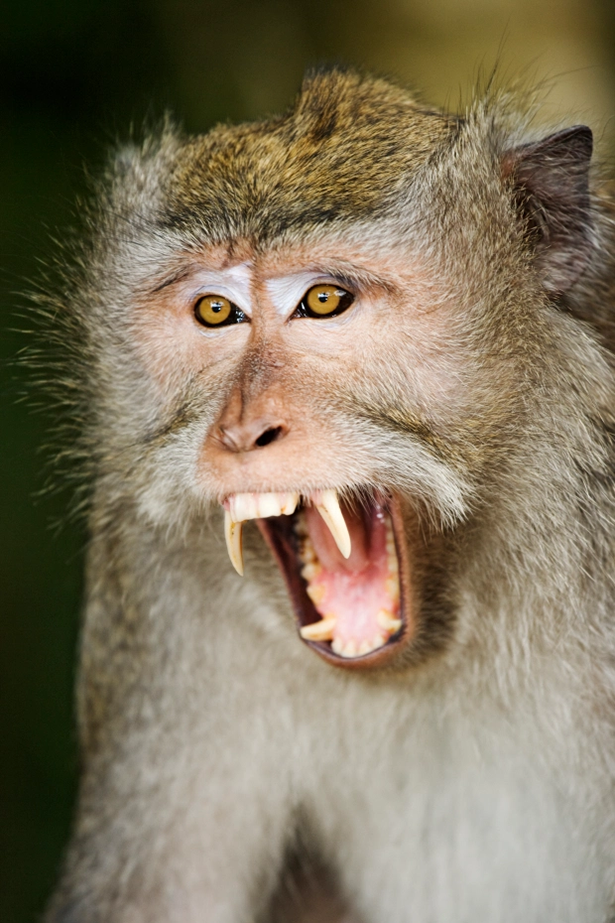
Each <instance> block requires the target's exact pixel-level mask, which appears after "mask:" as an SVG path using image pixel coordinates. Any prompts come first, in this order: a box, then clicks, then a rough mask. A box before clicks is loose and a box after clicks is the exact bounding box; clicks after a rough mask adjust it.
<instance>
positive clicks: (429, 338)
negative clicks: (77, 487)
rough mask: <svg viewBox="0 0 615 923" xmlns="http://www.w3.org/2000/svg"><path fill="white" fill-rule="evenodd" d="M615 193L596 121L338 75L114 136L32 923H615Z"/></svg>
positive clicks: (95, 268) (71, 322) (77, 388)
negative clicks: (284, 97)
mask: <svg viewBox="0 0 615 923" xmlns="http://www.w3.org/2000/svg"><path fill="white" fill-rule="evenodd" d="M613 215H614V212H613V199H612V195H611V193H610V192H609V189H608V185H607V184H606V183H605V182H604V181H603V179H602V178H601V177H600V175H599V171H598V170H597V169H594V167H593V165H592V133H591V131H590V129H589V128H587V127H586V126H583V125H574V126H572V127H566V128H562V127H561V126H560V127H557V128H556V129H555V130H552V131H551V132H550V133H548V130H547V129H537V128H536V127H535V125H534V123H533V122H532V119H531V113H530V114H529V115H528V114H527V108H526V109H524V108H523V105H521V104H518V102H517V101H516V99H515V96H514V94H513V95H512V96H511V95H506V94H502V93H496V92H487V93H485V94H481V95H480V96H479V98H478V99H477V100H476V102H475V103H473V104H472V105H471V106H470V107H468V110H467V111H466V112H464V113H463V114H462V115H455V114H450V113H448V112H445V111H440V110H436V109H432V108H429V107H428V106H426V105H424V104H423V103H421V102H419V101H417V100H416V99H415V97H414V96H413V95H412V94H411V93H410V92H408V91H407V90H406V89H405V88H403V87H401V86H399V85H398V84H396V83H395V82H394V81H392V80H389V79H385V78H380V77H378V78H375V77H371V76H368V75H365V74H363V73H360V72H358V71H355V70H352V69H344V68H341V67H331V68H323V69H321V70H315V71H313V72H310V73H308V75H307V76H306V77H305V79H304V82H303V84H302V87H301V89H300V91H299V93H298V96H297V98H296V100H295V102H294V103H293V105H292V106H291V108H290V109H289V110H288V111H287V112H286V113H284V114H283V115H281V116H276V117H270V118H267V119H264V120H261V121H256V122H253V123H247V124H239V125H220V126H217V127H214V128H213V129H211V130H210V131H209V132H208V133H206V134H203V135H198V136H186V135H185V134H183V132H182V131H181V130H180V129H178V128H176V127H175V126H174V125H173V124H171V123H170V122H165V123H164V125H163V126H162V127H161V128H160V130H159V131H158V132H155V133H153V134H149V135H147V136H146V137H145V139H144V140H143V141H142V142H139V143H136V142H135V143H133V144H132V145H130V146H127V147H121V148H120V149H119V151H118V152H117V153H115V154H114V155H113V157H112V158H111V159H110V161H109V164H108V167H107V168H106V170H105V171H104V173H103V176H102V177H101V179H100V180H99V182H98V185H97V187H96V190H95V194H94V195H93V198H92V202H91V204H90V206H89V207H88V209H87V210H86V211H85V214H84V217H83V227H84V230H83V234H82V235H81V237H80V239H79V241H78V242H77V244H76V245H75V246H76V253H74V254H73V258H72V260H71V261H69V262H68V264H67V268H66V270H65V284H64V285H63V287H62V292H61V294H59V295H54V294H53V293H51V294H49V296H48V297H49V299H50V304H51V306H52V307H53V314H54V317H55V323H56V324H57V325H59V327H57V328H56V330H59V334H56V335H59V336H60V337H61V339H62V340H63V342H64V343H65V349H66V357H67V358H66V362H65V371H64V376H65V378H67V379H68V383H67V384H68V386H67V387H66V389H65V391H66V394H65V398H64V407H65V409H66V410H67V412H68V413H69V414H71V415H72V418H73V419H75V420H76V421H77V422H78V425H79V427H80V434H79V437H78V440H77V442H76V445H75V449H74V451H75V453H76V454H77V455H78V456H79V459H80V460H81V465H82V470H83V474H84V483H85V485H86V491H87V494H86V496H85V499H84V501H83V502H84V503H85V504H86V505H87V517H88V529H89V540H88V551H87V565H86V588H85V603H84V616H83V625H82V630H81V639H80V660H79V670H78V689H77V715H78V725H79V736H80V746H81V776H80V786H79V794H78V806H77V809H76V815H75V819H74V826H73V832H72V837H71V840H70V844H69V846H68V850H67V854H66V858H65V863H64V867H63V872H62V874H61V877H60V882H59V885H58V886H57V889H56V891H55V893H54V895H53V896H52V898H51V901H50V903H49V905H48V908H47V911H46V917H45V919H46V923H103V921H104V923H175V921H177V923H180V921H181V923H261V921H271V920H274V919H276V920H281V919H284V920H285V921H291V920H292V921H298V920H300V919H301V920H303V919H306V918H307V916H306V915H308V914H309V912H310V911H309V908H307V905H305V906H304V905H303V903H302V902H303V898H302V897H301V894H302V893H303V894H305V893H307V891H310V888H314V889H316V890H315V892H313V893H320V892H319V891H318V889H319V888H320V887H321V885H320V881H321V876H322V883H323V884H322V888H323V890H322V894H323V895H325V894H326V893H329V890H330V891H331V893H332V894H333V895H334V897H333V898H332V899H331V901H330V902H329V904H327V905H326V906H325V904H318V903H316V905H315V906H317V907H319V908H320V909H317V910H313V911H311V912H312V917H311V919H318V920H321V921H324V920H325V919H329V918H331V919H332V918H333V917H334V916H335V915H336V914H337V915H338V916H337V917H336V919H340V916H339V914H347V915H350V916H345V917H344V919H352V920H353V921H357V923H383V921H386V923H410V921H413V923H520V921H523V923H550V921H552V923H556V921H557V923H607V921H609V920H612V919H615V916H614V914H615V863H614V860H615V791H614V786H613V771H614V769H615V711H614V705H615V657H614V655H615V605H614V603H615V587H614V582H613V562H614V555H613V543H614V540H615V508H614V502H615V498H614V493H613V462H614V459H615V449H614V442H613V437H614V434H615V369H614V363H613V339H612V335H611V324H612V322H611V318H612V310H613V301H614V292H615V288H614V280H615V274H614V271H613V266H614V259H615V253H614V249H613V238H614V220H613ZM60 384H61V383H60ZM289 875H290V876H292V875H295V876H296V880H297V882H299V884H298V885H297V889H298V890H297V894H298V897H297V900H296V901H294V903H293V901H289V900H286V899H284V898H283V896H282V897H280V895H281V893H282V891H281V889H283V885H284V882H285V881H287V880H288V876H289ZM301 880H303V881H304V882H305V881H306V880H308V881H309V882H311V884H310V888H308V889H307V891H306V890H305V889H303V890H302V888H301V885H300V882H301ZM290 890H292V888H291V889H290ZM311 893H312V892H311ZM306 900H307V898H306ZM319 900H320V898H319ZM323 900H325V897H323ZM327 900H328V898H327ZM276 907H277V908H278V909H277V910H276V909H275V908H276ZM280 908H281V909H280ZM340 908H341V910H340ZM327 914H331V916H330V917H328V916H327Z"/></svg>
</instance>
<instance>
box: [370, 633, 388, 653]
mask: <svg viewBox="0 0 615 923" xmlns="http://www.w3.org/2000/svg"><path fill="white" fill-rule="evenodd" d="M386 643H387V639H386V638H384V637H383V636H382V635H380V634H378V635H374V637H373V639H372V650H373V651H375V650H378V648H379V647H384V645H385V644H386Z"/></svg>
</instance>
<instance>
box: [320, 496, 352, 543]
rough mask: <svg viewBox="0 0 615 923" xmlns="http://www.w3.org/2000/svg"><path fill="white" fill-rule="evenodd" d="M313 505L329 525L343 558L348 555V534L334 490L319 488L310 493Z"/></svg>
mask: <svg viewBox="0 0 615 923" xmlns="http://www.w3.org/2000/svg"><path fill="white" fill-rule="evenodd" d="M312 502H313V503H314V506H315V507H316V509H317V510H318V512H319V513H320V515H321V516H322V518H323V519H324V521H325V522H326V524H327V525H328V526H329V530H330V532H331V535H332V536H333V538H334V539H335V544H336V545H337V547H338V548H339V550H340V551H341V553H342V554H343V555H344V557H345V558H349V557H350V534H349V532H348V526H347V525H346V522H345V520H344V516H343V515H342V511H341V509H340V503H339V500H338V499H337V491H336V490H319V491H317V492H316V493H315V494H313V495H312Z"/></svg>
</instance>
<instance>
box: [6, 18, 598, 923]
mask: <svg viewBox="0 0 615 923" xmlns="http://www.w3.org/2000/svg"><path fill="white" fill-rule="evenodd" d="M614 40H615V0H557V2H556V0H553V2H547V0H378V2H377V3H376V2H374V0H262V2H249V0H226V2H224V0H196V2H188V0H152V2H150V3H147V2H146V0H3V2H2V7H1V9H0V312H1V314H0V318H1V319H0V331H1V332H0V433H1V435H0V440H1V442H0V484H1V485H2V489H1V491H0V498H1V499H0V617H1V629H2V630H1V634H0V638H1V641H0V921H1V923H21V921H32V920H35V919H36V917H37V915H39V914H40V912H41V909H42V907H43V905H44V901H45V898H46V895H47V894H48V892H49V889H50V888H51V886H52V884H53V881H54V878H55V876H56V873H57V868H58V864H59V861H60V857H61V854H62V849H63V844H64V843H65V840H66V837H67V834H68V827H69V823H70V813H71V804H72V799H73V795H74V786H75V769H76V762H77V761H76V747H75V734H74V727H73V706H72V684H73V674H74V659H75V657H74V655H75V648H76V641H77V626H78V614H79V597H80V591H81V567H82V548H83V545H84V542H85V536H84V534H83V531H82V529H81V528H80V525H79V523H78V521H74V520H70V519H69V518H68V516H67V513H66V510H67V507H68V501H69V497H70V492H69V491H68V490H67V489H66V488H65V489H63V490H62V489H59V490H57V489H56V490H54V491H52V492H49V489H48V483H49V473H48V472H49V465H48V457H49V452H48V450H47V452H46V451H45V449H44V448H43V446H44V444H45V441H46V439H47V435H46V433H47V431H48V429H49V426H50V424H52V420H51V419H50V418H51V416H52V414H50V412H49V410H47V413H45V412H44V410H43V411H40V410H35V409H34V408H33V406H32V404H33V398H35V399H36V401H35V402H36V403H39V404H40V403H42V404H43V405H44V404H45V401H46V388H45V386H44V385H39V386H37V388H36V389H35V391H34V394H33V395H32V397H31V398H30V399H29V400H28V401H26V402H25V403H24V402H23V401H22V400H20V395H21V394H22V392H23V391H24V385H25V383H26V382H27V381H28V378H29V377H30V378H31V377H32V376H31V373H29V372H28V371H27V369H25V368H22V367H20V366H19V365H17V366H16V365H15V363H14V360H15V357H18V356H19V354H20V351H22V350H23V349H24V347H26V346H27V344H28V342H29V341H30V339H31V337H30V336H29V335H27V334H26V333H25V332H22V331H23V330H24V329H27V328H30V329H32V328H36V326H37V322H36V319H35V318H33V317H32V316H31V317H30V318H26V319H24V318H23V316H22V315H23V313H24V306H25V305H26V298H25V296H24V292H25V291H26V290H27V289H28V287H29V284H30V283H31V282H32V280H36V279H37V278H40V273H41V268H40V267H41V263H43V264H44V263H45V262H46V261H49V259H50V257H51V255H52V254H53V252H54V245H53V244H52V243H51V237H52V236H53V237H55V238H57V239H58V240H61V239H62V236H63V233H66V231H67V229H68V228H69V227H70V226H71V224H72V223H74V220H75V219H74V215H75V213H76V210H77V206H76V205H75V203H76V201H77V197H78V195H79V194H83V192H84V190H85V189H86V181H85V175H86V174H85V169H84V165H85V164H88V169H89V170H90V171H91V172H93V173H96V170H97V169H99V168H100V165H101V164H102V162H103V160H104V157H105V151H106V149H107V148H108V146H109V144H113V143H115V142H116V140H117V139H122V138H126V137H127V136H128V135H129V133H130V130H131V126H132V125H135V126H137V127H139V126H140V125H142V124H143V122H144V120H146V119H151V118H152V117H153V118H156V117H157V116H159V115H160V114H161V113H162V112H163V111H164V110H165V109H166V108H169V109H171V110H172V111H173V112H174V113H175V115H176V117H177V118H178V119H179V120H180V121H182V122H183V124H184V125H185V127H186V128H187V129H189V130H191V131H202V130H205V129H207V128H208V127H209V126H210V125H211V124H212V123H214V122H216V121H219V120H227V119H230V120H237V119H245V118H253V117H255V116H259V115H264V114H267V113H269V112H273V111H276V110H279V109H280V108H283V107H284V106H286V105H287V104H288V103H289V102H290V100H291V99H292V97H293V94H294V93H295V91H296V89H297V87H298V84H299V82H300V80H301V76H302V73H303V71H304V69H305V67H306V66H307V65H309V64H314V63H319V62H323V61H341V62H347V63H355V64H359V65H362V66H364V67H367V68H369V69H372V70H377V71H380V72H384V73H393V74H396V75H397V76H398V77H400V78H401V79H402V80H404V81H405V82H407V83H408V84H410V85H411V86H415V87H420V90H421V94H422V96H423V98H424V99H425V100H426V101H428V102H431V103H436V104H439V105H444V106H447V107H450V108H458V107H459V106H463V104H464V101H465V100H467V99H468V98H469V97H470V95H471V94H472V91H473V88H474V87H475V86H476V85H477V83H480V81H481V79H484V75H486V74H489V72H490V71H491V69H492V67H493V65H494V63H495V61H496V60H498V61H499V62H500V63H499V75H500V80H501V81H502V82H506V81H507V80H508V79H511V78H514V77H518V76H519V75H522V76H523V77H524V78H525V79H526V80H527V81H528V82H536V81H544V80H546V89H548V92H546V99H545V104H544V107H543V110H542V112H541V114H540V117H541V118H544V119H545V121H548V120H552V119H554V118H555V119H557V118H558V116H563V117H565V118H566V121H568V122H569V123H572V122H575V121H586V122H588V123H589V124H590V125H591V126H592V128H593V129H594V132H595V133H596V137H597V141H598V147H599V151H600V153H601V155H602V157H603V159H605V160H607V161H608V160H609V158H610V156H611V151H612V149H613V146H614V145H613V142H614V140H615V128H614V124H613V121H611V120H610V119H611V116H612V113H613V112H614V111H615V110H614V103H615V54H614V50H615V49H614V46H613V43H614ZM51 480H52V482H57V481H58V480H60V481H61V480H62V479H61V478H60V479H58V477H57V476H55V478H54V477H52V479H51Z"/></svg>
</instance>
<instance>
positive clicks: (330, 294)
mask: <svg viewBox="0 0 615 923" xmlns="http://www.w3.org/2000/svg"><path fill="white" fill-rule="evenodd" d="M353 301H354V295H351V293H350V292H347V291H346V289H344V288H340V287H339V286H338V285H314V286H313V287H312V288H311V289H309V291H307V292H306V293H305V295H304V296H303V298H302V299H301V303H300V304H299V305H298V307H297V309H296V311H295V313H294V314H293V315H292V316H293V317H335V315H336V314H342V313H343V312H344V311H345V310H346V309H347V308H349V307H350V305H351V304H352V302H353Z"/></svg>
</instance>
